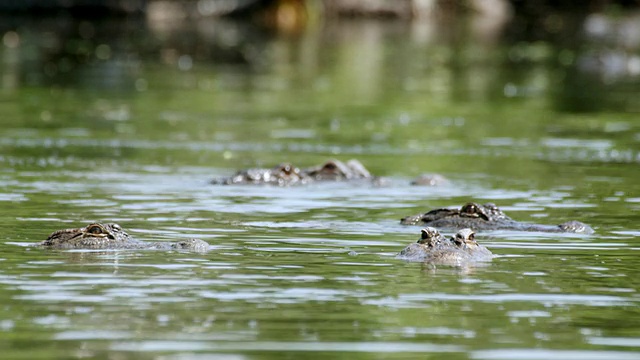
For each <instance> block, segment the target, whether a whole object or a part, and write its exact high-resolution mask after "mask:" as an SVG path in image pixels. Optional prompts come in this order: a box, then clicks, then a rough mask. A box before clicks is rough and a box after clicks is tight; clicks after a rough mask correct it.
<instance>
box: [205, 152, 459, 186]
mask: <svg viewBox="0 0 640 360" xmlns="http://www.w3.org/2000/svg"><path fill="white" fill-rule="evenodd" d="M352 180H369V181H371V183H372V184H373V185H374V186H387V185H389V184H390V183H391V181H390V180H389V179H387V178H384V177H378V176H373V175H371V173H370V172H369V170H367V168H366V167H364V165H362V163H361V162H360V161H358V160H356V159H351V160H349V161H347V162H346V163H344V162H342V161H340V160H335V159H332V160H329V161H327V162H325V163H324V164H321V165H317V166H311V167H308V168H299V167H296V166H294V165H292V164H291V163H281V164H278V165H276V166H274V167H272V168H252V169H246V170H240V171H238V172H236V173H235V174H234V175H231V176H228V177H222V178H216V179H213V180H211V184H214V185H243V184H253V185H257V184H266V185H277V186H291V185H300V184H309V183H313V182H329V181H334V182H335V181H352ZM447 183H448V180H447V179H446V178H444V177H443V176H442V175H438V174H422V175H420V176H418V177H417V178H415V179H414V180H412V181H411V183H410V184H411V185H419V186H438V185H445V184H447Z"/></svg>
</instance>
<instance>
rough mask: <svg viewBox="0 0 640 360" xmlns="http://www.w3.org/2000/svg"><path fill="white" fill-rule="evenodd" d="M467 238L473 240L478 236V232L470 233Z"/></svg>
mask: <svg viewBox="0 0 640 360" xmlns="http://www.w3.org/2000/svg"><path fill="white" fill-rule="evenodd" d="M467 238H468V239H469V241H473V240H475V238H476V234H475V233H471V234H469V236H468V237H467Z"/></svg>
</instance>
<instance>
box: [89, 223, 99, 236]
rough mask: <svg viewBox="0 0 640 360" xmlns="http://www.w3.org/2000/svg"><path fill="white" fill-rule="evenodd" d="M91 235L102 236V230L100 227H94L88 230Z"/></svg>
mask: <svg viewBox="0 0 640 360" xmlns="http://www.w3.org/2000/svg"><path fill="white" fill-rule="evenodd" d="M87 232H88V233H89V234H102V228H101V227H100V226H98V225H93V226H92V227H90V228H89V229H87Z"/></svg>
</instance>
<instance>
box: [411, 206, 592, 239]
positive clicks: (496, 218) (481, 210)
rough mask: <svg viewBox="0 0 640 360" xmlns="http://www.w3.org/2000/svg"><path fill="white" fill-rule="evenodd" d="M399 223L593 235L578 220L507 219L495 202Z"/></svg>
mask: <svg viewBox="0 0 640 360" xmlns="http://www.w3.org/2000/svg"><path fill="white" fill-rule="evenodd" d="M400 223H401V224H403V225H428V226H434V227H438V228H447V229H460V228H471V229H473V230H475V231H480V230H518V231H540V232H558V233H559V232H569V233H582V234H593V232H594V231H593V229H592V228H591V227H590V226H589V225H587V224H584V223H581V222H580V221H575V220H572V221H567V222H565V223H562V224H560V225H542V224H533V223H525V222H519V221H516V220H513V219H511V218H510V217H508V216H507V215H506V214H505V213H503V212H502V210H500V209H499V208H498V207H497V206H496V205H495V204H492V203H487V204H484V205H480V204H477V203H473V202H470V203H467V204H465V205H464V206H462V207H461V208H460V209H435V210H431V211H429V212H426V213H423V214H418V215H413V216H407V217H405V218H403V219H401V220H400Z"/></svg>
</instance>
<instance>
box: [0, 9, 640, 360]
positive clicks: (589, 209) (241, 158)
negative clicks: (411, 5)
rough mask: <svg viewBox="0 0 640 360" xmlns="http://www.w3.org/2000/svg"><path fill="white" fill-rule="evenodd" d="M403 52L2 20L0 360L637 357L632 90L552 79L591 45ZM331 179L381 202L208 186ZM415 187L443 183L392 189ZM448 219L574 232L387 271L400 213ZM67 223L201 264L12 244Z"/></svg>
mask: <svg viewBox="0 0 640 360" xmlns="http://www.w3.org/2000/svg"><path fill="white" fill-rule="evenodd" d="M45 20H46V19H45ZM161 25H163V26H161ZM434 26H435V25H434ZM446 28H447V27H445V29H446ZM427 30H429V29H424V28H421V27H419V26H409V25H405V24H398V23H395V22H369V21H345V22H338V23H328V24H323V25H322V26H320V25H318V26H316V27H311V28H310V29H309V30H308V31H306V32H304V33H302V34H298V35H277V34H268V33H265V32H264V31H256V30H255V29H253V28H251V26H249V25H246V24H242V23H225V22H209V23H206V22H201V23H193V24H184V23H168V24H162V23H160V24H157V23H153V22H150V23H146V24H145V23H141V22H137V21H136V20H126V21H119V22H110V21H104V22H92V23H87V22H82V21H77V20H73V19H65V18H60V19H57V20H56V21H52V20H50V21H39V22H36V21H28V20H25V21H23V22H22V23H21V25H20V26H19V27H17V34H18V35H19V39H20V41H19V45H18V44H16V43H15V41H13V40H12V39H13V38H12V36H13V35H10V36H9V38H7V35H5V37H4V47H3V48H2V54H1V55H2V57H3V59H5V62H4V64H3V76H4V83H3V92H2V94H1V95H0V114H1V117H2V123H3V126H2V128H1V129H0V149H1V153H0V184H1V187H0V203H1V204H2V206H1V207H0V209H1V210H0V228H1V229H2V234H1V235H0V238H2V240H3V243H2V244H1V245H0V247H1V249H2V255H1V256H0V262H1V263H2V265H3V266H2V267H1V270H0V289H1V291H0V346H1V348H2V349H3V358H25V359H26V358H28V359H37V358H84V357H96V358H119V359H120V358H136V359H186V358H189V359H191V358H195V359H198V358H210V357H215V358H229V359H244V358H255V359H258V358H260V359H267V358H274V359H275V358H278V359H279V358H285V357H286V358H298V357H300V356H305V357H308V358H327V357H331V358H347V357H348V358H353V357H358V358H407V357H418V356H420V357H424V356H431V357H434V358H438V357H444V356H446V357H449V358H452V359H539V358H544V359H566V358H580V359H610V358H616V359H637V358H640V320H638V319H640V316H639V315H640V314H639V312H640V311H639V310H638V309H640V307H639V306H638V302H639V301H640V297H639V296H638V288H639V287H640V283H639V281H638V280H637V279H638V278H639V275H640V274H639V273H638V272H639V271H638V269H639V268H640V261H639V260H638V256H637V252H638V250H640V243H639V241H638V239H639V237H640V230H639V229H638V226H637V224H638V223H639V221H638V220H640V218H639V216H638V214H639V212H638V210H639V209H640V195H639V194H640V185H638V182H637V179H638V178H640V170H639V167H638V163H639V162H640V147H639V146H638V141H639V140H640V125H639V124H640V123H638V121H637V119H638V115H637V110H638V102H637V101H638V100H637V99H639V98H640V97H638V95H639V94H640V91H639V90H640V87H639V86H638V84H640V83H639V82H638V77H637V76H634V75H633V74H630V75H628V76H622V77H619V78H613V79H611V78H610V77H607V76H610V75H607V74H609V73H607V74H605V75H606V76H605V75H602V74H600V73H598V72H597V71H596V72H595V73H594V72H593V71H592V70H589V69H590V68H587V70H584V69H582V70H581V68H579V66H578V65H577V64H579V62H578V61H577V60H575V61H571V59H580V58H581V57H583V56H588V55H589V54H593V51H592V50H591V49H592V48H589V49H587V50H589V51H591V52H589V51H587V50H585V49H581V48H577V49H572V48H566V47H562V46H561V45H559V44H555V43H550V42H528V41H527V40H526V39H520V40H519V41H517V42H515V43H510V42H506V43H504V42H501V41H499V34H498V35H496V34H494V35H493V37H491V36H490V37H488V38H486V37H484V36H485V35H483V34H479V33H476V32H474V31H472V30H469V29H466V28H464V27H462V28H461V29H457V30H456V32H455V33H454V34H453V35H451V34H450V36H446V37H444V38H441V37H438V36H435V35H430V34H431V33H430V32H429V31H427ZM432 30H433V29H432ZM435 30H437V31H440V32H441V31H443V28H437V26H436V28H435ZM5 31H7V30H5ZM5 34H6V33H5ZM181 34H182V35H181ZM436 34H437V33H436ZM596 45H597V43H596ZM596 45H590V46H592V47H595V46H596ZM605 45H606V46H608V47H606V46H605ZM602 46H603V47H602V48H603V49H604V48H606V49H609V48H611V46H612V45H611V44H604V45H602ZM596 49H600V48H598V47H596ZM632 54H633V53H632ZM12 59H20V61H14V60H12ZM558 59H560V60H561V61H560V60H558ZM567 59H569V60H567ZM589 71H591V72H589ZM602 77H606V78H605V79H603V78H602ZM577 83H580V84H584V86H575V85H576V84H577ZM594 91H595V92H594ZM596 93H597V94H600V95H598V96H594V94H596ZM587 105H588V106H587ZM333 157H335V158H339V159H341V160H348V159H350V158H358V159H359V160H360V161H361V162H362V163H363V164H365V166H367V168H369V170H370V171H371V172H372V173H374V174H377V175H381V176H386V177H388V178H390V179H391V180H392V185H390V186H385V187H374V186H370V185H366V184H365V185H363V184H348V183H339V184H314V185H310V186H305V187H292V188H274V187H260V186H256V187H245V186H213V185H210V184H209V183H208V182H209V181H210V180H211V179H212V178H213V177H217V176H225V175H230V174H232V173H233V172H234V171H235V170H236V169H239V168H244V167H254V166H272V165H274V164H277V163H279V162H282V161H290V162H292V163H294V164H298V165H299V166H310V165H313V164H317V163H321V162H323V161H324V160H326V159H328V158H333ZM423 172H433V173H440V174H443V175H444V176H446V177H447V178H448V179H449V180H450V183H449V184H447V185H444V186H440V187H412V186H409V185H408V183H409V180H410V179H411V178H412V177H414V176H416V175H418V174H420V173H423ZM469 200H475V201H479V202H494V203H496V204H498V205H499V206H500V207H501V208H502V209H503V210H504V211H505V212H507V214H508V215H510V216H511V217H513V218H515V219H517V220H521V221H531V222H540V223H547V224H559V223H562V222H565V221H568V220H572V219H576V220H580V221H583V222H585V223H588V224H590V225H591V226H593V227H594V228H595V229H596V234H595V235H593V236H584V235H576V234H540V233H520V232H512V231H495V232H488V233H481V234H479V235H478V237H477V239H478V240H479V241H480V242H481V243H482V244H483V245H485V246H487V247H488V248H489V249H491V250H492V251H493V252H494V253H495V254H496V255H497V257H496V258H495V259H494V260H493V261H492V262H491V263H490V264H488V265H486V266H477V267H471V268H462V269H460V268H450V267H438V268H433V267H430V266H426V265H423V264H416V263H405V262H402V261H398V260H396V259H394V256H395V254H396V253H397V252H398V251H400V250H401V249H402V248H403V247H404V246H406V245H407V244H409V243H411V242H413V241H415V240H416V239H417V238H418V236H419V231H420V227H412V226H401V225H400V224H399V219H400V218H401V217H403V216H407V215H412V214H415V213H419V212H423V211H426V210H429V209H432V208H436V207H443V206H447V207H449V206H451V207H453V206H460V205H462V204H464V203H465V202H467V201H469ZM90 221H110V222H118V223H119V224H121V225H122V226H123V227H124V228H125V229H126V230H127V231H128V232H129V233H130V234H131V235H133V236H134V237H136V238H139V239H142V240H154V241H177V240H179V239H183V238H188V237H199V238H201V239H204V240H205V241H207V242H209V243H210V244H211V247H212V251H211V252H209V253H207V254H205V255H203V254H193V253H181V252H163V251H49V250H43V249H37V248H31V247H29V245H30V244H33V243H36V242H38V241H41V240H43V239H44V238H46V236H47V235H48V234H50V233H51V232H53V231H54V230H57V229H62V228H68V227H79V226H84V225H86V224H87V223H88V222H90Z"/></svg>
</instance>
